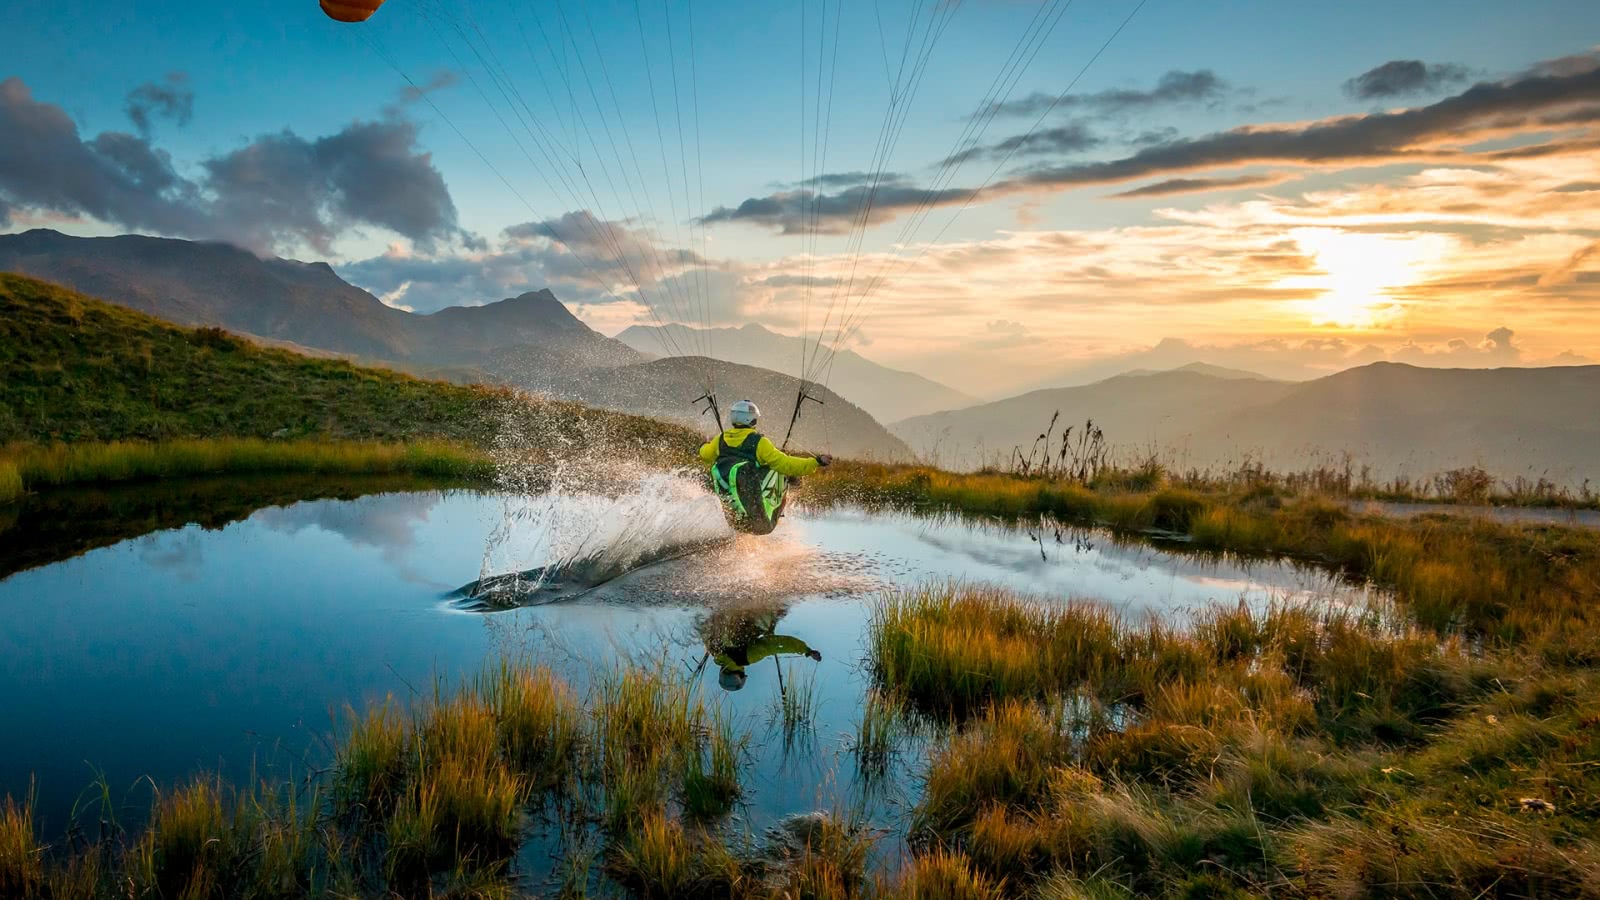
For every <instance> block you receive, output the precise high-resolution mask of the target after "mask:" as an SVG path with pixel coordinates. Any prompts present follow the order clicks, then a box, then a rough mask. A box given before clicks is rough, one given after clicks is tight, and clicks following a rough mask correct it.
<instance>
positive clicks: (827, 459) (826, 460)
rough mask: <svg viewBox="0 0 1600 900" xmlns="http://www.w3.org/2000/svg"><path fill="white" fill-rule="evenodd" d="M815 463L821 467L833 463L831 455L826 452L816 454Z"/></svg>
mask: <svg viewBox="0 0 1600 900" xmlns="http://www.w3.org/2000/svg"><path fill="white" fill-rule="evenodd" d="M817 465H819V466H822V467H823V468H827V467H828V466H831V465H833V457H832V456H830V455H828V454H826V453H818V454H817Z"/></svg>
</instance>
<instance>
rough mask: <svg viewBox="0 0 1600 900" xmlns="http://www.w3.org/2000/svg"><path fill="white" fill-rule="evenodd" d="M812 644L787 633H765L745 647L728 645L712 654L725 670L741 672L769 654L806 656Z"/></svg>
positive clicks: (719, 665) (718, 664)
mask: <svg viewBox="0 0 1600 900" xmlns="http://www.w3.org/2000/svg"><path fill="white" fill-rule="evenodd" d="M810 652H811V645H810V644H807V643H806V642H805V641H802V640H800V639H799V638H797V637H791V636H790V635H787V634H764V635H762V636H761V637H758V638H756V639H755V640H753V641H751V642H750V643H749V644H748V645H746V646H744V647H726V648H723V649H721V650H717V651H716V652H714V653H712V654H711V658H712V659H713V660H715V661H716V664H717V666H718V667H720V668H721V669H722V670H723V671H725V672H741V671H744V669H745V667H746V666H753V665H755V664H756V663H758V662H760V661H762V660H763V659H766V658H767V657H769V656H780V655H793V656H805V655H806V654H808V653H810Z"/></svg>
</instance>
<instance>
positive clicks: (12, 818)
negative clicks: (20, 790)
mask: <svg viewBox="0 0 1600 900" xmlns="http://www.w3.org/2000/svg"><path fill="white" fill-rule="evenodd" d="M44 850H45V848H44V846H43V845H41V844H40V843H39V839H38V836H37V834H36V833H35V832H34V826H33V805H32V803H31V802H28V801H24V802H22V803H17V802H16V801H15V800H13V799H12V798H10V797H7V798H6V802H5V806H4V807H3V808H0V897H25V898H31V897H36V896H39V895H40V892H41V891H42V890H43V888H44Z"/></svg>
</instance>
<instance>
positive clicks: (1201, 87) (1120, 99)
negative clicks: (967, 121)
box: [973, 69, 1234, 118]
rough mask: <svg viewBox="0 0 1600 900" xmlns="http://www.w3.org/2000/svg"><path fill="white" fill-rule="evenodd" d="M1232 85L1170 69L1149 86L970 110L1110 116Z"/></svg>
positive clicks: (1221, 92)
mask: <svg viewBox="0 0 1600 900" xmlns="http://www.w3.org/2000/svg"><path fill="white" fill-rule="evenodd" d="M1232 93H1234V88H1233V87H1232V86H1231V85H1229V84H1228V83H1227V82H1226V81H1223V80H1222V79H1221V78H1220V77H1218V76H1217V73H1215V72H1213V71H1211V70H1210V69H1199V70H1196V71H1193V72H1184V71H1178V70H1174V71H1171V72H1168V73H1166V74H1165V75H1162V76H1161V77H1160V79H1158V80H1157V81H1156V84H1155V87H1152V88H1150V89H1149V90H1139V89H1137V88H1114V89H1111V90H1105V91H1098V92H1096V93H1092V94H1079V95H1068V96H1066V97H1062V98H1060V99H1059V101H1058V99H1057V98H1058V96H1059V95H1058V94H1054V93H1045V92H1038V93H1033V94H1029V95H1028V96H1026V97H1023V98H1021V99H1018V100H1009V101H1006V102H1004V103H994V104H991V105H989V106H986V107H984V108H983V109H980V110H978V111H977V112H976V113H974V114H973V116H974V118H977V117H982V116H994V117H1000V116H1015V117H1024V116H1038V115H1041V114H1043V113H1044V112H1045V110H1048V109H1051V108H1052V106H1053V108H1054V111H1055V112H1058V113H1061V114H1062V115H1074V114H1078V115H1089V116H1104V117H1107V118H1114V117H1119V116H1126V115H1130V114H1133V113H1138V112H1145V111H1148V110H1152V109H1157V108H1160V107H1164V106H1175V105H1183V104H1199V103H1211V102H1215V101H1218V100H1222V99H1225V98H1227V97H1228V96H1229V95H1230V94H1232Z"/></svg>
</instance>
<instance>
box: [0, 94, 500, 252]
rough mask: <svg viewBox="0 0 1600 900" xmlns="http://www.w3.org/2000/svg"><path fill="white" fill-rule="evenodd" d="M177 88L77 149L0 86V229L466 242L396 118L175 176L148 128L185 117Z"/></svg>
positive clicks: (407, 128)
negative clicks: (23, 225) (90, 225)
mask: <svg viewBox="0 0 1600 900" xmlns="http://www.w3.org/2000/svg"><path fill="white" fill-rule="evenodd" d="M192 110H193V97H192V95H191V94H189V93H188V91H187V87H186V79H183V78H178V77H169V78H168V80H167V82H166V83H165V84H146V85H142V86H140V87H139V88H136V89H134V91H133V92H132V93H130V94H129V97H128V115H129V117H130V119H132V121H133V123H134V125H135V127H136V128H137V129H138V130H139V132H140V133H139V134H130V133H127V132H120V131H106V132H102V133H100V134H98V135H96V136H94V137H93V138H85V137H84V136H83V135H81V134H80V133H79V131H78V126H77V123H75V122H74V121H73V120H72V118H71V117H70V116H69V115H67V113H66V112H65V111H64V110H62V109H61V108H60V107H59V106H55V105H53V104H49V103H44V102H41V101H38V100H36V99H34V97H33V94H32V91H30V90H29V88H28V86H27V85H26V84H25V83H23V81H22V80H21V79H19V78H14V77H13V78H7V79H5V80H4V81H0V134H3V135H5V136H6V139H5V140H0V226H4V225H6V224H9V222H10V221H11V217H12V215H13V214H14V213H15V212H18V211H25V212H33V213H48V214H55V215H60V216H67V217H75V218H85V217H86V218H92V219H96V220H99V221H101V222H105V223H107V224H110V225H114V226H118V227H122V228H127V229H130V230H135V231H148V232H154V233H158V234H166V235H172V236H175V237H189V238H204V239H220V240H226V241H230V242H232V243H236V244H239V245H241V246H244V247H248V248H250V249H252V250H255V251H256V252H259V253H271V252H293V251H295V250H297V249H298V248H301V247H309V248H310V249H312V250H313V251H315V252H317V253H321V254H328V253H331V252H332V245H333V242H334V241H335V240H336V239H337V238H338V237H339V236H341V235H342V234H344V233H345V232H347V231H349V230H351V229H361V228H367V227H374V228H381V229H384V230H387V231H392V232H394V233H395V234H398V235H400V236H402V237H405V238H407V239H409V240H411V241H413V242H415V243H416V244H417V245H419V246H421V247H425V248H429V247H434V246H437V245H441V244H444V243H448V242H451V241H456V240H463V241H467V242H470V241H471V237H470V235H467V234H466V233H465V232H464V231H463V230H462V229H461V228H460V226H459V225H458V222H457V214H456V207H455V204H454V202H453V201H452V199H451V197H450V192H449V189H448V188H447V187H446V186H445V182H444V177H443V176H442V175H441V174H440V173H439V170H438V169H437V168H436V167H435V166H434V164H433V160H432V157H431V156H430V155H429V154H427V153H425V152H423V151H421V150H420V149H419V148H418V144H417V137H418V135H417V126H416V124H415V123H413V122H411V121H409V120H407V119H405V118H403V117H400V116H399V115H396V114H389V115H386V116H385V117H384V118H382V119H380V120H378V121H373V122H361V121H357V122H354V123H352V124H350V125H348V126H346V127H345V128H344V129H342V130H340V131H338V132H336V133H334V134H330V135H325V136H322V137H317V138H305V137H302V136H300V135H298V134H296V133H295V132H293V131H290V130H287V129H285V130H284V131H280V132H278V133H276V134H265V135H261V136H260V137H257V138H255V139H254V140H252V141H250V142H248V143H246V144H245V145H244V146H243V147H240V148H238V149H236V150H232V151H230V152H227V153H224V154H221V155H218V156H213V157H210V158H207V159H204V160H201V161H200V163H199V167H198V168H199V171H200V173H201V174H200V175H199V176H198V177H196V178H189V177H186V176H184V175H183V174H181V173H179V171H178V170H177V168H176V167H175V166H174V165H173V162H172V158H171V156H170V155H169V154H168V153H167V152H166V151H165V150H162V149H160V148H159V147H157V146H155V145H154V144H153V143H152V142H151V139H150V136H149V129H150V124H151V122H152V120H153V119H155V118H168V119H172V120H173V121H176V122H178V123H180V124H181V123H183V122H186V121H188V119H189V117H190V116H191V115H192Z"/></svg>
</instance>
